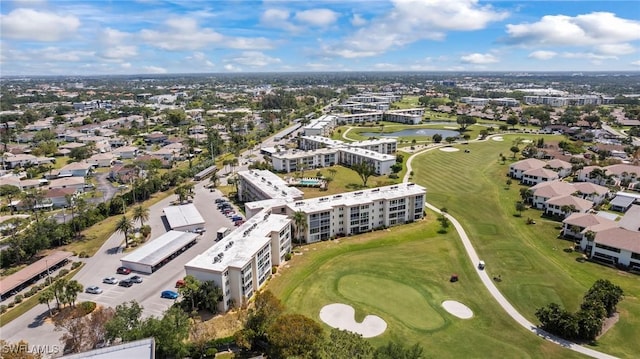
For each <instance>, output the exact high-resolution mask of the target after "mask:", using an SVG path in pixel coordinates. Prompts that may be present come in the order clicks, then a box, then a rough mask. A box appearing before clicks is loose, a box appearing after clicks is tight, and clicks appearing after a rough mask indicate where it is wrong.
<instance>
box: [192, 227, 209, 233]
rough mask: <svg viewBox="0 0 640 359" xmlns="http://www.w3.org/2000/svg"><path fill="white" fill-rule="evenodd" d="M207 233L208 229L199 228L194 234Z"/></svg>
mask: <svg viewBox="0 0 640 359" xmlns="http://www.w3.org/2000/svg"><path fill="white" fill-rule="evenodd" d="M206 231H207V229H206V228H204V227H198V228H196V229H194V230H193V233H204V232H206Z"/></svg>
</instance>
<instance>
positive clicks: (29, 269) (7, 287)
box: [0, 251, 73, 294]
mask: <svg viewBox="0 0 640 359" xmlns="http://www.w3.org/2000/svg"><path fill="white" fill-rule="evenodd" d="M72 255H73V253H71V252H63V251H56V252H53V253H51V254H50V255H48V256H46V257H44V258H42V259H40V260H38V261H36V262H33V263H31V264H30V265H28V266H26V267H25V268H23V269H21V270H19V271H18V272H16V273H13V274H11V275H9V276H7V277H4V278H3V279H2V280H0V293H2V294H5V293H7V292H10V291H12V290H13V289H14V288H16V287H18V286H19V285H20V284H22V283H24V282H28V281H29V280H31V279H33V277H35V276H37V275H39V274H40V273H43V272H46V271H47V268H50V267H53V266H55V265H56V264H58V263H60V262H62V261H63V260H65V259H67V258H69V257H71V256H72Z"/></svg>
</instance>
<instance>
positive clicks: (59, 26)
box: [0, 9, 80, 42]
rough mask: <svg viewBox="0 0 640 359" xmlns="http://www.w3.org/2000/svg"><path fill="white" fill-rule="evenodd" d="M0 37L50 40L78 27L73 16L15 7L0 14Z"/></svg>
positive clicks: (68, 34)
mask: <svg viewBox="0 0 640 359" xmlns="http://www.w3.org/2000/svg"><path fill="white" fill-rule="evenodd" d="M0 24H1V25H0V31H1V32H2V37H5V38H11V39H20V40H32V41H43V42H52V41H59V40H62V39H64V38H66V37H68V36H70V35H73V34H74V33H75V32H76V30H78V28H79V27H80V20H78V18H77V17H75V16H71V15H68V16H60V15H57V14H53V13H48V12H43V11H37V10H33V9H16V10H13V11H11V12H10V13H9V14H7V15H0Z"/></svg>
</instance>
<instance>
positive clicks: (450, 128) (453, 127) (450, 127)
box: [444, 126, 458, 130]
mask: <svg viewBox="0 0 640 359" xmlns="http://www.w3.org/2000/svg"><path fill="white" fill-rule="evenodd" d="M444 128H446V129H447V130H457V129H458V127H456V126H444Z"/></svg>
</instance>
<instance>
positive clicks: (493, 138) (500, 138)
mask: <svg viewBox="0 0 640 359" xmlns="http://www.w3.org/2000/svg"><path fill="white" fill-rule="evenodd" d="M491 139H492V140H494V141H498V142H502V141H504V138H502V137H500V136H496V137H491Z"/></svg>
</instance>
